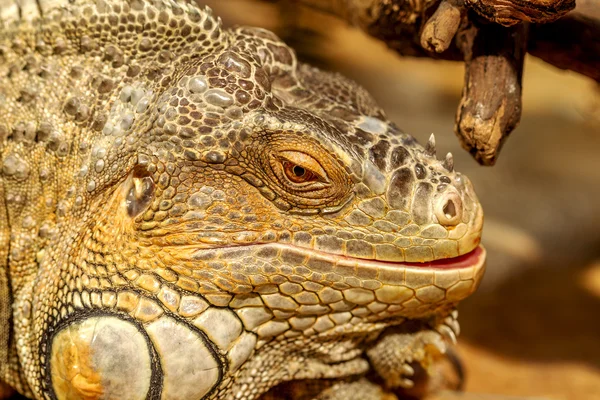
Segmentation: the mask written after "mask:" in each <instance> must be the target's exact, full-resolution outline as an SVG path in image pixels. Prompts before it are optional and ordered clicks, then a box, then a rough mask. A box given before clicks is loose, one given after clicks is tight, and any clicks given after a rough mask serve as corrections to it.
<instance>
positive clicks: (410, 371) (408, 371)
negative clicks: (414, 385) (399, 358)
mask: <svg viewBox="0 0 600 400" xmlns="http://www.w3.org/2000/svg"><path fill="white" fill-rule="evenodd" d="M401 369H402V375H410V376H413V375H414V374H415V370H414V368H413V367H411V366H410V365H408V364H402V367H401Z"/></svg>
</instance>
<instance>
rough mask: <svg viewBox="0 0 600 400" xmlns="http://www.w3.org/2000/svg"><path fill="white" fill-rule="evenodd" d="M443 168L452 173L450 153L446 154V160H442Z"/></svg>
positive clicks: (452, 159) (452, 166)
mask: <svg viewBox="0 0 600 400" xmlns="http://www.w3.org/2000/svg"><path fill="white" fill-rule="evenodd" d="M444 168H446V170H447V171H448V172H452V171H454V157H453V156H452V153H448V154H446V159H445V160H444Z"/></svg>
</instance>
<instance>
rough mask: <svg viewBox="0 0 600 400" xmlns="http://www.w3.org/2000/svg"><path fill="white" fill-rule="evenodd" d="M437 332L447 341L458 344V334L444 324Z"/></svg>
mask: <svg viewBox="0 0 600 400" xmlns="http://www.w3.org/2000/svg"><path fill="white" fill-rule="evenodd" d="M436 331H438V333H439V334H440V335H442V336H444V337H445V338H446V339H448V340H450V342H452V344H456V342H457V341H456V334H455V333H454V331H453V330H452V329H451V328H450V327H449V326H447V325H443V324H442V325H440V326H438V327H437V328H436Z"/></svg>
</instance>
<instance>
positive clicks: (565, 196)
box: [200, 0, 600, 400]
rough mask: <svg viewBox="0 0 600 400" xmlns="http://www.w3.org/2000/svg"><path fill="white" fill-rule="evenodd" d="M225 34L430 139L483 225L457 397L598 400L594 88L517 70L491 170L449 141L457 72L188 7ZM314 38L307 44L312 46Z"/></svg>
mask: <svg viewBox="0 0 600 400" xmlns="http://www.w3.org/2000/svg"><path fill="white" fill-rule="evenodd" d="M200 3H205V4H207V5H209V6H211V7H212V8H213V9H214V11H215V13H216V14H217V15H220V16H221V17H222V18H223V20H224V23H225V25H232V24H246V25H255V26H262V27H266V28H269V29H273V30H275V31H277V33H278V34H280V35H281V36H282V37H283V38H284V39H285V40H286V41H288V43H290V44H291V45H292V46H294V47H297V48H298V49H300V52H301V53H302V55H303V58H304V59H308V60H310V61H311V62H312V63H315V64H317V65H319V66H321V67H322V68H325V69H329V70H335V71H339V72H342V73H344V74H345V75H347V76H349V77H351V78H353V79H355V80H356V81H358V82H360V83H361V84H362V85H364V86H365V87H366V88H367V89H368V90H369V91H370V92H371V93H372V94H373V95H374V97H375V98H376V99H377V100H378V101H379V103H380V104H381V105H382V106H383V108H384V109H385V110H386V112H387V114H388V117H389V118H390V119H391V120H393V121H395V122H396V123H397V124H398V125H399V126H400V127H401V128H402V129H404V130H405V131H406V132H408V133H410V134H412V135H414V136H415V137H417V138H418V139H419V141H420V142H421V143H424V142H425V141H426V140H427V137H428V136H429V134H430V133H431V132H434V133H435V134H436V139H437V143H438V153H439V154H440V155H442V154H445V153H446V152H447V151H452V152H453V154H454V156H455V160H456V165H457V169H458V170H459V171H462V172H464V173H466V174H467V175H468V176H469V177H470V178H471V180H472V181H473V183H474V185H475V188H476V190H477V193H478V194H479V197H480V200H481V202H482V203H483V206H484V210H485V212H486V226H485V230H484V240H483V243H484V244H485V245H486V247H487V249H488V252H489V261H488V271H487V274H486V277H485V279H484V282H483V284H482V286H481V288H480V289H479V291H478V292H477V293H476V294H475V295H474V296H473V297H471V298H470V299H468V300H467V301H465V302H463V303H461V306H460V308H459V311H460V314H461V317H460V321H461V325H462V330H463V332H462V334H461V337H460V338H459V342H460V346H459V350H460V353H461V354H462V355H463V358H464V361H465V364H466V368H467V374H468V376H467V378H468V381H467V387H466V390H467V391H469V392H474V393H482V394H504V395H515V396H538V397H543V398H551V399H578V400H579V399H582V400H585V399H600V89H598V87H597V85H596V84H595V83H594V82H592V81H591V80H589V79H585V78H582V77H579V76H576V75H575V74H572V73H568V72H564V71H560V70H557V69H554V68H552V67H549V66H547V65H545V64H543V63H542V62H539V61H536V60H535V59H532V58H529V59H528V60H527V62H526V65H525V74H524V78H523V81H524V106H523V117H522V120H521V124H520V125H519V127H518V128H517V129H516V130H515V131H514V132H513V134H512V135H511V137H510V138H509V139H508V141H507V143H506V145H505V147H504V149H503V151H502V153H501V156H500V159H499V161H498V163H497V165H496V166H494V167H492V168H489V167H487V168H486V167H480V166H479V165H478V164H477V163H476V162H475V161H473V160H472V159H471V157H470V156H469V155H468V154H467V153H466V152H465V151H463V150H462V149H461V148H460V146H459V144H458V140H457V139H456V138H455V137H454V134H453V133H452V132H453V125H454V113H455V110H456V106H457V105H458V101H459V98H460V92H461V88H462V80H463V66H462V65H460V64H454V63H447V62H439V61H431V60H420V59H410V58H400V57H398V56H396V55H395V54H394V53H393V52H391V51H388V50H387V49H386V48H385V46H384V45H383V44H381V43H379V42H376V41H374V40H373V39H370V38H368V37H367V36H366V35H364V34H363V33H361V32H359V31H358V30H355V29H352V28H351V27H348V26H347V25H346V24H344V23H340V22H338V21H336V20H335V19H333V18H331V17H328V16H325V15H321V14H317V13H314V12H312V11H309V10H307V9H304V8H298V7H291V6H287V7H281V6H278V5H277V4H273V3H271V4H269V3H263V2H257V1H256V0H202V1H200ZM315 31H316V32H317V33H315Z"/></svg>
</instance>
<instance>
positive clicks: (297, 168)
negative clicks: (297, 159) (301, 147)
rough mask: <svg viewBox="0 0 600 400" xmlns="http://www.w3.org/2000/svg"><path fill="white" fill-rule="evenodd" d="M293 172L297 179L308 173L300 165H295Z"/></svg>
mask: <svg viewBox="0 0 600 400" xmlns="http://www.w3.org/2000/svg"><path fill="white" fill-rule="evenodd" d="M292 171H293V172H294V175H296V176H297V177H301V176H304V174H305V173H306V170H305V169H304V168H302V167H301V166H299V165H295V166H294V168H293V169H292Z"/></svg>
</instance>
